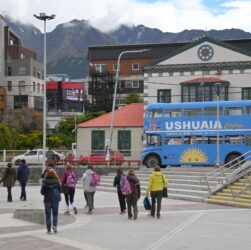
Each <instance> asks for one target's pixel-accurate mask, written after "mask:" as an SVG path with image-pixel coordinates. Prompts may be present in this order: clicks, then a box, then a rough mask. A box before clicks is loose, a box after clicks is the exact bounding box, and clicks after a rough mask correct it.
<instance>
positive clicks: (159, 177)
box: [146, 166, 168, 219]
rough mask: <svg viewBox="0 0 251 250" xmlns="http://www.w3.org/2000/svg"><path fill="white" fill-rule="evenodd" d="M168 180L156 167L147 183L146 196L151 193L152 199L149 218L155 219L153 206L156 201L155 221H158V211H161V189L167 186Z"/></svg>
mask: <svg viewBox="0 0 251 250" xmlns="http://www.w3.org/2000/svg"><path fill="white" fill-rule="evenodd" d="M167 184H168V179H167V178H166V177H165V175H164V174H163V173H161V172H160V167H159V166H156V167H155V168H154V171H153V172H152V174H151V176H150V179H149V183H148V186H147V190H146V194H147V195H148V194H149V192H151V199H152V208H151V216H152V217H153V218H154V217H155V204H156V199H157V213H156V215H157V219H160V209H161V200H162V194H163V187H164V186H167Z"/></svg>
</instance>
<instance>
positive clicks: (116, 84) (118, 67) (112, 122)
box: [106, 49, 150, 160]
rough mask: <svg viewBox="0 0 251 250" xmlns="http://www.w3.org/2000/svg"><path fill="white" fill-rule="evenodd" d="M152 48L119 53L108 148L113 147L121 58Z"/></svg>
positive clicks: (107, 158) (107, 153)
mask: <svg viewBox="0 0 251 250" xmlns="http://www.w3.org/2000/svg"><path fill="white" fill-rule="evenodd" d="M149 50H150V49H141V50H126V51H122V52H121V53H120V54H119V57H118V62H117V69H116V76H115V86H114V93H113V103H112V117H111V124H110V136H109V141H108V145H107V146H108V147H107V149H111V148H112V135H113V124H114V112H115V104H116V95H117V87H118V78H119V70H120V59H121V57H122V56H123V55H124V54H129V53H142V52H146V51H149ZM109 154H110V152H109V150H106V160H109Z"/></svg>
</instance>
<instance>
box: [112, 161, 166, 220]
mask: <svg viewBox="0 0 251 250" xmlns="http://www.w3.org/2000/svg"><path fill="white" fill-rule="evenodd" d="M124 178H126V180H127V181H128V183H129V185H130V192H128V193H127V194H125V193H123V190H122V189H123V187H122V185H123V184H122V182H123V181H122V180H123V179H124ZM167 185H168V179H167V178H166V176H165V175H164V174H163V173H162V172H161V171H160V167H159V166H155V168H154V171H153V172H152V174H151V175H150V178H149V182H148V185H147V189H146V196H148V195H149V194H150V196H151V200H152V206H151V212H150V216H151V217H152V218H154V217H155V211H156V203H157V211H156V216H157V219H160V210H161V201H162V197H163V187H165V186H167ZM113 186H115V187H117V194H118V200H119V205H120V214H125V213H126V205H127V215H128V219H134V220H136V219H137V217H138V206H137V203H138V200H139V199H140V193H141V191H140V181H139V179H138V178H137V176H136V175H135V172H134V170H133V169H129V170H128V174H127V176H126V175H124V174H123V170H122V169H121V168H118V169H117V174H116V176H115V177H114V182H113Z"/></svg>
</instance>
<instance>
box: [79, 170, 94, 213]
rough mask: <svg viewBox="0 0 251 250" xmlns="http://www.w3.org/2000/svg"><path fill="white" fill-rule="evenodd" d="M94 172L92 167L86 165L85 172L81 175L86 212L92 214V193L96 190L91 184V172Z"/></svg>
mask: <svg viewBox="0 0 251 250" xmlns="http://www.w3.org/2000/svg"><path fill="white" fill-rule="evenodd" d="M93 173H94V171H93V167H92V166H88V167H87V169H86V171H85V173H84V174H83V176H82V180H83V188H84V193H85V196H86V198H87V205H88V208H89V210H88V214H92V210H93V207H94V194H95V192H96V187H95V186H92V185H91V179H92V174H93Z"/></svg>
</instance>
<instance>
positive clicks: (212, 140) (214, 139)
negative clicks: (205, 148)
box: [204, 136, 223, 144]
mask: <svg viewBox="0 0 251 250" xmlns="http://www.w3.org/2000/svg"><path fill="white" fill-rule="evenodd" d="M222 141H223V138H222V136H220V137H219V143H220V144H222ZM204 143H207V144H217V136H207V137H204Z"/></svg>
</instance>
